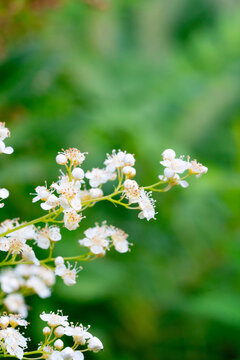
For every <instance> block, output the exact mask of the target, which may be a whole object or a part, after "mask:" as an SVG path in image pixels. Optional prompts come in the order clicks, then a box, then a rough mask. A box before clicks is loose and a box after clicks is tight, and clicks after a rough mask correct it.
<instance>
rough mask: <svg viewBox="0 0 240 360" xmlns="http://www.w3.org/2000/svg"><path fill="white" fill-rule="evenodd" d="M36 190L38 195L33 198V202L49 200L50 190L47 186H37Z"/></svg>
mask: <svg viewBox="0 0 240 360" xmlns="http://www.w3.org/2000/svg"><path fill="white" fill-rule="evenodd" d="M35 190H36V196H35V197H34V198H33V199H32V202H33V203H35V202H36V201H38V200H42V201H47V199H48V197H49V195H50V191H49V190H48V189H47V188H46V186H37V187H36V189H35Z"/></svg>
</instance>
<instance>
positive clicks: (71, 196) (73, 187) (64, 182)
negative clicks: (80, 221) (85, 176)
mask: <svg viewBox="0 0 240 360" xmlns="http://www.w3.org/2000/svg"><path fill="white" fill-rule="evenodd" d="M80 187H81V182H80V181H70V180H69V176H68V175H63V176H62V177H60V179H59V181H58V182H57V183H53V184H52V185H51V188H53V189H55V190H56V191H57V192H58V194H60V197H59V201H60V205H61V206H62V207H63V208H64V209H70V208H73V209H74V210H76V211H79V210H81V208H82V203H81V197H80V193H79V192H80Z"/></svg>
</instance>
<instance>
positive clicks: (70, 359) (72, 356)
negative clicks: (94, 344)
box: [52, 347, 84, 360]
mask: <svg viewBox="0 0 240 360" xmlns="http://www.w3.org/2000/svg"><path fill="white" fill-rule="evenodd" d="M59 354H60V359H61V360H83V359H84V356H83V353H82V352H81V351H79V350H77V351H74V350H73V349H72V348H70V347H66V348H65V349H63V350H62V351H61V352H60V353H59ZM52 359H53V360H55V358H54V357H53V355H52ZM56 360H57V359H56Z"/></svg>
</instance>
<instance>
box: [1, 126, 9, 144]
mask: <svg viewBox="0 0 240 360" xmlns="http://www.w3.org/2000/svg"><path fill="white" fill-rule="evenodd" d="M10 135H11V133H10V131H9V129H8V128H6V126H5V123H4V122H0V140H2V141H3V140H5V139H6V138H8V137H10Z"/></svg>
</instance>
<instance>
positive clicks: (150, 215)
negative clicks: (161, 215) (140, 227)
mask: <svg viewBox="0 0 240 360" xmlns="http://www.w3.org/2000/svg"><path fill="white" fill-rule="evenodd" d="M150 196H151V193H150V192H149V193H147V192H145V191H144V189H141V190H140V197H139V202H138V203H139V206H140V209H141V210H142V211H141V212H140V213H139V214H138V217H139V218H140V219H143V218H146V219H147V220H148V221H149V220H150V219H154V216H155V208H154V200H153V199H152V198H151V197H150Z"/></svg>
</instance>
